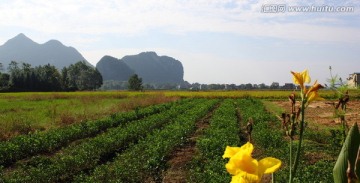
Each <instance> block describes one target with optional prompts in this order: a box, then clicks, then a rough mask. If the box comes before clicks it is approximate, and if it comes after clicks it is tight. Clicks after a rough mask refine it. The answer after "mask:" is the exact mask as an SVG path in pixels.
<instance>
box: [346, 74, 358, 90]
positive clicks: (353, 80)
mask: <svg viewBox="0 0 360 183" xmlns="http://www.w3.org/2000/svg"><path fill="white" fill-rule="evenodd" d="M359 79H360V72H355V73H353V74H349V78H347V80H348V85H349V87H352V88H357V87H359V86H360V85H359V84H360V80H359Z"/></svg>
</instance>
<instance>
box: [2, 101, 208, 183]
mask: <svg viewBox="0 0 360 183" xmlns="http://www.w3.org/2000/svg"><path fill="white" fill-rule="evenodd" d="M199 102H201V101H199V100H192V101H188V102H185V103H183V104H179V105H174V106H173V107H171V108H170V109H169V110H166V111H164V112H161V113H159V114H155V115H152V116H149V117H147V118H144V119H142V120H138V121H134V122H131V123H127V124H126V125H124V126H119V127H117V128H112V129H111V130H108V131H107V132H105V133H103V134H101V135H98V136H96V137H94V138H91V139H87V140H83V142H82V143H80V144H78V145H74V146H70V147H68V148H65V149H63V150H62V152H61V153H58V154H56V155H54V156H53V157H43V156H38V157H34V158H32V159H31V160H30V161H28V162H26V163H25V164H23V165H22V166H20V167H19V168H18V169H15V170H13V171H12V172H11V173H9V174H8V175H5V179H4V180H5V182H34V181H35V182H39V180H40V182H58V181H66V182H67V181H69V180H71V179H72V176H74V175H76V174H77V173H79V172H80V171H82V170H88V169H92V168H94V167H95V166H97V165H98V164H100V163H102V162H103V161H108V160H109V159H110V160H111V158H112V156H114V155H113V154H114V153H116V152H119V151H121V150H123V149H126V148H127V147H128V146H129V145H130V144H131V143H136V142H137V141H138V140H139V139H141V138H142V137H145V136H146V135H147V134H148V133H150V132H151V131H152V130H154V129H156V128H161V127H162V126H164V125H165V124H167V123H169V122H171V120H172V119H173V118H176V116H178V115H180V114H181V113H183V112H184V111H187V110H190V109H189V108H191V107H192V106H194V105H195V103H199Z"/></svg>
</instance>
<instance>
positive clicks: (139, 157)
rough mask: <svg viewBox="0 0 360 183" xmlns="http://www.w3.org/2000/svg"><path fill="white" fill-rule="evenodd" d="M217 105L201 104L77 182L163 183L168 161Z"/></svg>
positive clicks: (210, 103)
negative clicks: (160, 182)
mask: <svg viewBox="0 0 360 183" xmlns="http://www.w3.org/2000/svg"><path fill="white" fill-rule="evenodd" d="M216 102H218V100H203V101H199V102H198V103H197V105H196V106H195V107H193V108H192V109H190V110H188V111H186V112H185V113H183V114H182V115H180V116H178V117H177V118H176V119H174V121H173V123H171V124H170V125H168V126H166V127H165V128H164V129H162V130H157V131H156V132H155V133H153V134H151V135H149V136H147V137H146V138H145V139H143V140H141V141H140V142H139V143H138V144H136V145H134V146H132V147H131V148H129V149H127V150H126V151H125V152H124V153H122V154H119V155H118V157H116V159H115V161H114V162H112V163H109V164H106V165H102V166H98V167H97V168H96V169H95V170H94V171H93V172H92V173H91V174H90V176H87V175H86V174H83V175H80V176H78V177H77V179H76V182H127V183H128V182H147V181H154V180H155V181H160V180H161V174H162V172H163V171H164V170H165V169H166V162H167V157H168V156H169V155H170V154H171V152H172V151H173V150H174V149H175V147H176V146H179V145H181V144H182V143H184V142H185V140H186V137H187V136H189V135H190V134H191V133H193V132H194V131H195V130H196V125H195V124H196V121H197V120H199V119H200V118H201V117H203V116H205V115H206V114H207V113H208V111H210V110H211V108H212V107H213V106H214V105H215V103H216Z"/></svg>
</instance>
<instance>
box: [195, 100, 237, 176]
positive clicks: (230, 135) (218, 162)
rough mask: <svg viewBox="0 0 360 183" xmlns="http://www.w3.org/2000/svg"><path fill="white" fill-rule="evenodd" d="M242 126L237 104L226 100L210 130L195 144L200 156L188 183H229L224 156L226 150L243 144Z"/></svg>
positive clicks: (216, 113)
mask: <svg viewBox="0 0 360 183" xmlns="http://www.w3.org/2000/svg"><path fill="white" fill-rule="evenodd" d="M239 126H240V124H239V122H238V119H237V116H236V105H235V104H234V100H231V99H226V100H225V101H224V102H223V103H222V104H221V105H220V107H219V108H218V109H216V110H215V111H214V113H213V115H212V117H211V119H210V126H209V128H207V129H206V131H205V132H204V135H203V136H202V137H201V138H199V139H198V140H197V142H196V147H197V149H198V151H199V152H198V155H196V156H195V157H194V159H193V162H192V167H191V172H190V176H189V180H188V181H189V182H230V180H231V176H230V175H229V174H228V173H227V172H226V169H225V163H226V160H225V159H223V158H222V155H223V153H224V150H225V148H226V146H239V145H240V144H241V142H240V137H239V135H240V129H239Z"/></svg>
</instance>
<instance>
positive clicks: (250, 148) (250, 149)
mask: <svg viewBox="0 0 360 183" xmlns="http://www.w3.org/2000/svg"><path fill="white" fill-rule="evenodd" d="M240 150H241V151H242V152H243V153H245V154H248V155H249V156H251V153H252V152H253V150H254V146H253V145H252V144H251V143H250V142H247V143H246V144H244V145H242V146H241V147H240Z"/></svg>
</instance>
